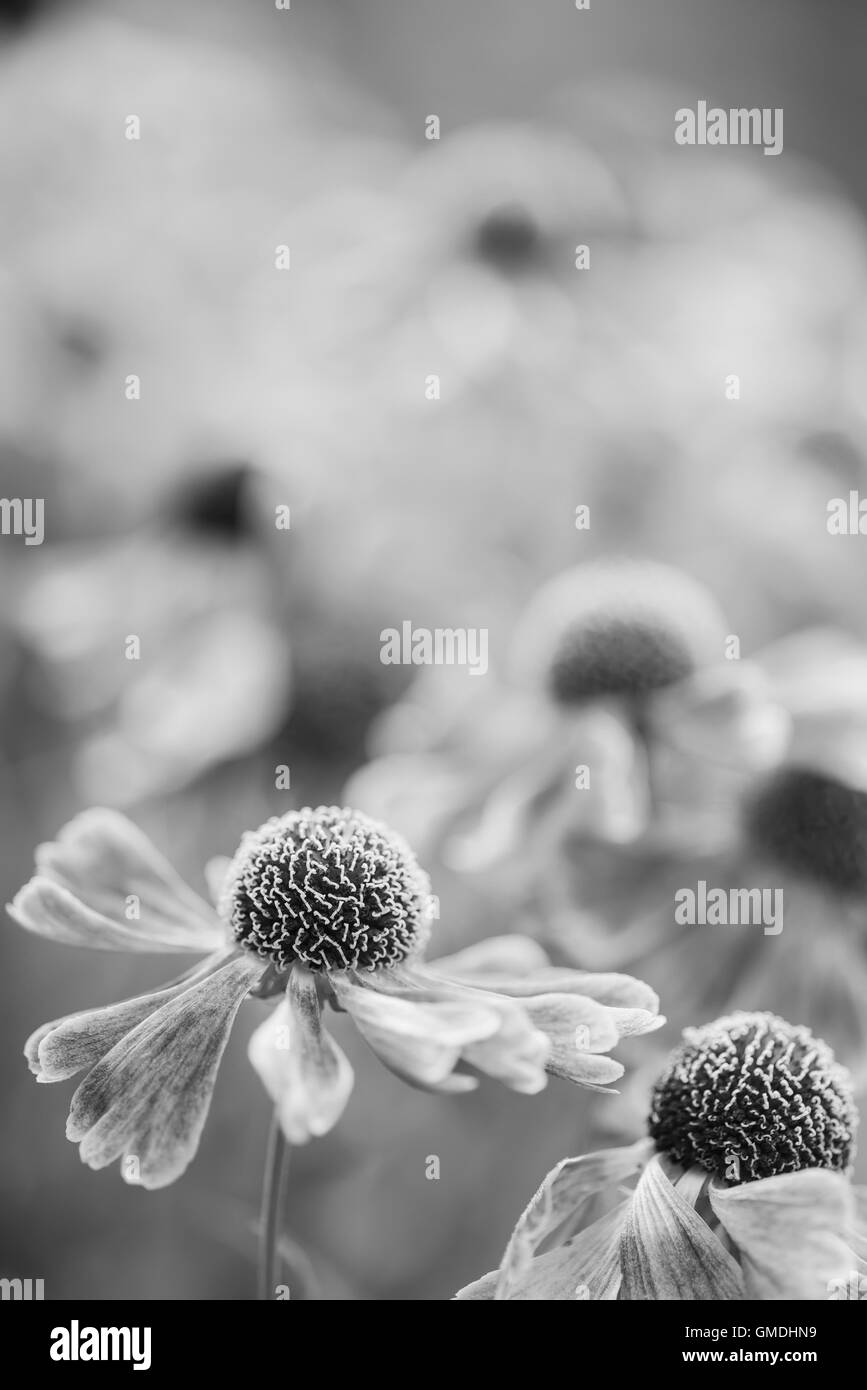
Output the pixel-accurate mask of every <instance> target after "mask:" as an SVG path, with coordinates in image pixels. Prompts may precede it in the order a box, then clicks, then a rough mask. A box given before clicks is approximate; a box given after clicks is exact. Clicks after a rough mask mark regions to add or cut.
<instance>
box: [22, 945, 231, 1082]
mask: <svg viewBox="0 0 867 1390" xmlns="http://www.w3.org/2000/svg"><path fill="white" fill-rule="evenodd" d="M226 960H227V954H226V953H225V952H223V953H221V954H219V955H216V956H212V957H211V958H210V960H208V961H205V962H203V964H202V965H201V966H199V967H198V968H197V969H195V970H192V971H189V972H188V973H187V975H185V976H184V977H183V979H182V980H179V981H178V982H177V983H176V984H173V985H166V986H165V987H164V988H163V989H160V990H156V991H153V992H151V993H149V994H139V995H136V996H135V997H134V998H132V999H124V1000H122V1001H121V1002H120V1003H118V1004H109V1005H107V1006H106V1007H104V1008H101V1009H86V1010H83V1011H82V1012H80V1013H75V1014H68V1015H67V1016H66V1017H65V1018H59V1019H55V1020H54V1022H53V1023H43V1025H42V1027H41V1028H37V1029H36V1031H35V1033H32V1034H31V1035H30V1037H29V1038H28V1039H27V1042H26V1043H25V1044H24V1055H25V1057H26V1058H27V1061H28V1064H29V1066H30V1070H31V1071H32V1072H33V1074H34V1076H35V1077H36V1080H37V1081H66V1080H67V1078H68V1077H70V1076H75V1074H76V1072H79V1071H83V1070H84V1068H85V1067H92V1066H93V1065H94V1063H96V1062H98V1061H99V1060H100V1058H102V1057H104V1056H105V1055H106V1053H108V1052H110V1051H111V1049H112V1048H113V1047H114V1045H115V1043H118V1042H120V1040H121V1038H123V1037H125V1036H126V1034H127V1033H130V1032H132V1030H133V1028H136V1027H137V1026H138V1024H139V1023H142V1022H143V1021H144V1019H146V1018H149V1017H150V1015H151V1014H153V1013H156V1011H157V1009H160V1008H162V1006H163V1004H168V1003H169V1001H170V1000H172V999H176V998H177V996H178V995H179V994H183V993H184V991H185V990H187V989H189V987H190V985H191V984H193V983H194V982H195V980H198V979H202V978H204V977H205V976H206V975H211V974H213V972H214V971H215V970H217V969H219V968H220V966H221V965H223V964H225V962H226Z"/></svg>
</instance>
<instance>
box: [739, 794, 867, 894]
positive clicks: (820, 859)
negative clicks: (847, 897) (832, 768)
mask: <svg viewBox="0 0 867 1390" xmlns="http://www.w3.org/2000/svg"><path fill="white" fill-rule="evenodd" d="M745 821H746V832H747V835H748V836H749V837H750V840H751V842H752V843H753V844H754V846H755V848H756V849H757V850H758V851H759V852H763V853H764V854H766V855H767V856H768V858H769V859H770V860H771V861H772V862H774V863H776V864H778V865H780V866H781V867H782V868H784V869H787V870H789V871H790V872H792V873H794V874H796V875H799V876H801V877H804V878H810V879H812V880H813V881H814V882H816V883H819V884H822V885H823V886H825V887H828V888H831V889H832V890H836V891H839V892H841V893H844V894H845V893H850V894H863V893H864V892H865V891H867V792H865V791H861V790H859V789H858V788H856V787H852V786H847V785H846V784H845V783H843V782H841V781H839V780H837V778H835V777H830V776H828V775H826V774H825V773H823V772H819V771H816V770H814V769H812V768H802V767H784V768H781V769H780V770H779V771H777V772H776V773H775V774H773V775H772V776H771V777H769V778H768V779H767V780H766V781H765V782H764V783H763V784H762V786H761V787H760V788H759V789H758V790H757V791H756V793H755V794H754V796H753V797H752V798H751V800H750V802H749V805H748V806H747V808H746V815H745Z"/></svg>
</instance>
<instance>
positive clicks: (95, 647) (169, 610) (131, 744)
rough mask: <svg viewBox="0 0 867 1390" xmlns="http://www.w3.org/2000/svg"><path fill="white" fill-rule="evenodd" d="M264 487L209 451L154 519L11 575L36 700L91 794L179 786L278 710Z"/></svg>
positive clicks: (283, 686)
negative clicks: (34, 674) (62, 729)
mask: <svg viewBox="0 0 867 1390" xmlns="http://www.w3.org/2000/svg"><path fill="white" fill-rule="evenodd" d="M265 486H266V484H265V480H264V479H262V478H261V477H259V476H258V475H256V474H255V473H254V470H252V469H250V468H248V467H246V466H245V465H244V464H242V463H234V462H233V461H231V460H226V461H225V462H222V463H216V464H212V465H211V466H210V467H208V468H202V469H201V470H200V472H199V476H198V477H197V478H196V479H195V480H192V479H187V480H186V482H185V483H184V485H183V486H182V488H181V489H180V491H179V492H178V494H177V495H176V496H171V495H170V496H168V497H166V498H164V499H162V510H161V515H160V517H159V521H158V524H157V523H154V524H150V525H144V526H141V527H139V528H138V529H137V530H136V531H134V532H132V533H130V534H128V535H126V536H122V537H119V538H110V539H104V540H102V541H99V542H96V543H94V542H93V541H91V542H90V543H89V544H87V545H85V544H80V543H76V542H69V543H67V544H65V545H61V546H54V547H49V548H47V549H46V552H45V554H44V556H42V555H40V556H39V557H38V559H36V560H35V561H33V562H32V563H31V564H30V565H29V566H28V567H27V570H26V573H23V574H22V575H21V576H20V579H19V602H18V604H17V607H16V614H15V621H16V627H17V630H18V633H19V636H20V640H21V642H22V643H23V644H24V645H25V647H26V648H27V649H28V650H30V651H32V652H33V653H34V655H35V656H36V658H37V661H38V680H35V681H34V685H35V690H34V693H33V699H34V703H36V704H37V705H38V706H39V707H41V708H42V709H43V710H44V711H46V712H48V713H51V714H52V715H54V716H55V717H56V718H57V719H58V720H59V721H60V722H62V723H64V724H66V725H67V726H68V727H69V728H70V730H71V732H72V735H73V747H74V754H73V756H74V767H73V776H74V778H75V780H76V783H77V786H78V788H79V790H80V791H81V792H82V794H83V795H84V796H86V798H87V799H88V800H94V801H100V802H109V803H111V804H114V805H120V806H131V805H134V804H136V803H137V802H140V801H142V800H144V799H145V798H147V797H150V796H154V795H159V794H166V793H168V792H172V791H175V790H177V789H178V788H180V787H183V786H185V785H186V784H188V783H189V782H191V781H192V780H193V779H194V778H196V777H197V776H199V775H200V774H201V773H203V772H205V771H207V770H208V769H209V768H211V767H212V766H214V765H215V764H218V763H221V762H224V761H227V760H229V759H231V758H235V757H240V756H242V755H244V754H246V753H249V752H251V751H253V750H255V749H256V748H258V747H259V746H260V745H261V744H262V743H263V742H264V741H265V740H266V739H267V738H268V737H269V736H270V735H271V734H272V733H273V732H274V731H275V730H276V729H277V728H279V727H280V725H281V723H282V722H283V721H284V720H285V718H286V715H287V712H288V708H289V704H290V671H291V664H290V654H289V642H288V638H287V634H286V632H285V630H284V626H283V622H282V617H281V607H280V605H281V597H282V596H281V592H280V586H279V582H278V581H279V575H277V576H275V572H274V568H273V566H272V565H271V562H270V556H269V553H268V550H267V547H266V545H265V541H264V526H263V498H262V494H263V493H264V490H265ZM133 640H135V641H136V642H137V643H138V646H137V647H135V648H133V647H131V646H130V643H131V642H132V641H133Z"/></svg>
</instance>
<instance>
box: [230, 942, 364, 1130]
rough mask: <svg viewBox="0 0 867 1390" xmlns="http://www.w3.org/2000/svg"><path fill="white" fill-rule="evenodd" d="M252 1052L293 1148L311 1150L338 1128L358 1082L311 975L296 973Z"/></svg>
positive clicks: (252, 1044) (253, 1041)
mask: <svg viewBox="0 0 867 1390" xmlns="http://www.w3.org/2000/svg"><path fill="white" fill-rule="evenodd" d="M247 1051H248V1056H249V1058H250V1061H251V1063H252V1064H253V1068H254V1070H255V1071H256V1072H257V1073H258V1075H259V1078H260V1080H261V1081H262V1084H263V1085H264V1087H265V1090H266V1091H267V1092H268V1094H269V1096H270V1097H271V1099H272V1100H273V1102H274V1105H275V1107H276V1110H277V1115H278V1118H279V1120H280V1127H281V1129H282V1130H283V1133H284V1134H285V1136H286V1138H287V1139H288V1140H289V1142H290V1144H306V1143H307V1141H308V1140H309V1139H312V1138H314V1137H317V1136H319V1135H321V1134H327V1133H328V1131H329V1130H330V1129H332V1128H333V1127H334V1125H336V1123H337V1121H338V1120H339V1119H340V1116H341V1115H342V1114H343V1111H344V1110H345V1108H346V1103H347V1101H348V1100H349V1097H350V1095H351V1093H352V1087H353V1084H354V1082H355V1076H354V1074H353V1071H352V1067H351V1066H350V1064H349V1061H348V1060H347V1058H346V1057H345V1056H344V1054H343V1052H342V1051H341V1049H340V1048H339V1047H338V1046H337V1043H336V1042H335V1041H334V1039H333V1038H332V1037H331V1035H330V1034H329V1033H328V1032H327V1031H326V1030H325V1029H324V1028H323V1027H322V1015H321V1010H320V1006H319V996H318V994H317V992H316V983H315V981H314V979H313V977H312V975H311V974H310V972H309V971H307V970H303V969H301V968H300V967H299V966H296V967H295V968H294V969H293V971H292V973H291V975H290V978H289V985H288V988H287V990H286V998H285V999H284V1000H282V1001H281V1003H280V1004H279V1005H278V1007H277V1008H276V1009H274V1011H273V1012H272V1013H271V1015H270V1016H269V1017H268V1018H267V1019H266V1020H265V1022H264V1023H262V1024H260V1026H259V1027H258V1028H257V1029H256V1031H255V1033H254V1034H253V1036H252V1037H251V1038H250V1043H249V1047H248V1050H247Z"/></svg>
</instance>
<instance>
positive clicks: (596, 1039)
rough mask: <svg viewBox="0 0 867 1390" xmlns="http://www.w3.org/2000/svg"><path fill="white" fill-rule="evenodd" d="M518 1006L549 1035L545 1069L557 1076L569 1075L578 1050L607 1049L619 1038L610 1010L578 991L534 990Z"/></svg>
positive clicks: (579, 1051) (615, 1044)
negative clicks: (553, 991)
mask: <svg viewBox="0 0 867 1390" xmlns="http://www.w3.org/2000/svg"><path fill="white" fill-rule="evenodd" d="M521 1006H522V1007H523V1009H524V1010H525V1011H526V1013H527V1014H528V1016H529V1017H530V1018H531V1019H532V1021H533V1023H534V1024H535V1026H536V1027H537V1028H538V1029H539V1031H540V1032H541V1033H544V1034H545V1035H546V1036H547V1037H548V1038H549V1039H550V1041H551V1051H550V1055H549V1058H548V1070H549V1071H551V1072H554V1073H555V1075H557V1076H565V1077H567V1078H569V1077H570V1076H571V1069H572V1064H573V1062H574V1060H575V1057H576V1055H578V1054H579V1053H583V1052H608V1051H610V1049H611V1048H612V1047H616V1046H617V1043H618V1041H619V1039H620V1034H619V1033H618V1031H617V1025H616V1023H615V1021H614V1018H613V1017H611V1012H610V1011H609V1010H608V1009H606V1008H605V1006H604V1004H597V1003H595V1002H594V1000H592V999H587V998H585V997H584V996H583V995H581V994H535V995H531V996H530V997H529V998H528V999H522V1000H521Z"/></svg>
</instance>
